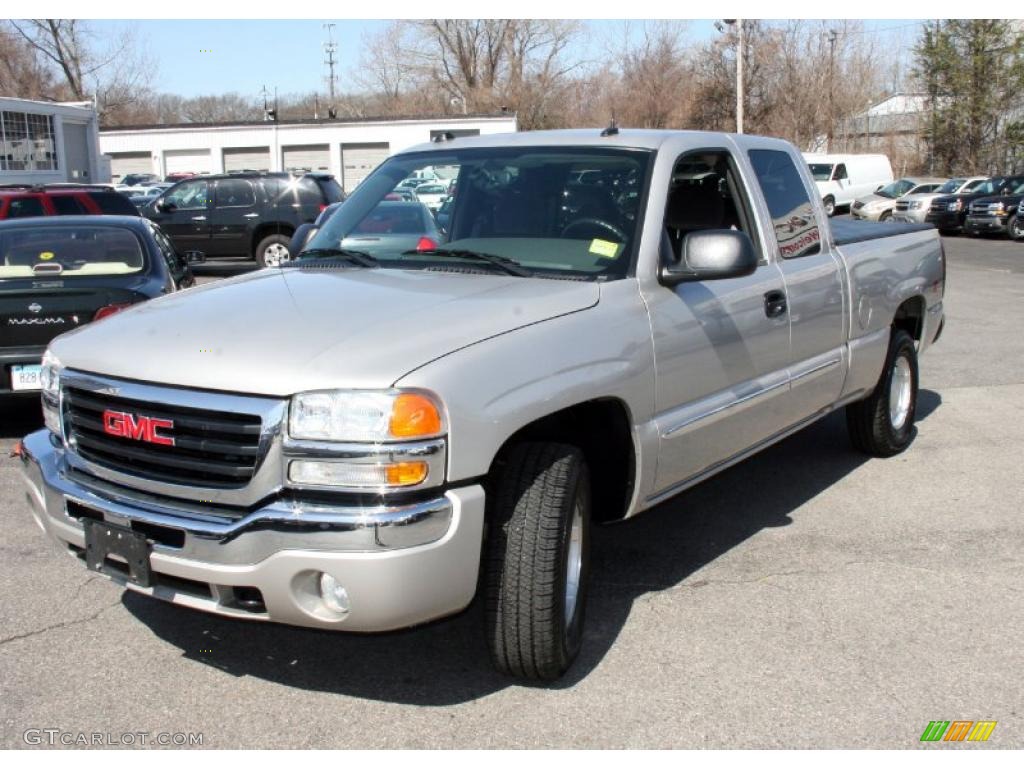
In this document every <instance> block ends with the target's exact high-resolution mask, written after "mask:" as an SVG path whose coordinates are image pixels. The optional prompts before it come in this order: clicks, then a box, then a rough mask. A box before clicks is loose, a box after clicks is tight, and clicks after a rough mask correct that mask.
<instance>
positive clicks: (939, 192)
mask: <svg viewBox="0 0 1024 768" xmlns="http://www.w3.org/2000/svg"><path fill="white" fill-rule="evenodd" d="M987 180H988V178H987V177H986V176H971V177H968V178H961V179H950V180H949V181H947V182H946V183H945V184H943V185H942V186H941V187H939V188H938V189H935V190H932V191H931V192H908V193H907V194H905V195H904V196H903V197H901V198H899V199H898V200H897V201H896V207H895V209H894V210H893V213H892V219H893V221H901V222H904V223H906V224H924V223H925V220H926V218H927V216H928V211H929V210H930V209H931V205H932V201H933V200H935V198H937V197H942V196H944V195H955V194H959V193H961V192H970V191H971V190H972V189H975V188H976V187H978V186H980V185H981V184H982V183H984V182H985V181H987Z"/></svg>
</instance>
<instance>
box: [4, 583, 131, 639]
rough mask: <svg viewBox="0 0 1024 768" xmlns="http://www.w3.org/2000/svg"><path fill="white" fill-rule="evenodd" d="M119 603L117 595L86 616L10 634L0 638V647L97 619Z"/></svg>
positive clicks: (119, 599)
mask: <svg viewBox="0 0 1024 768" xmlns="http://www.w3.org/2000/svg"><path fill="white" fill-rule="evenodd" d="M84 586H85V584H82V585H81V586H80V587H79V589H81V587H84ZM120 603H121V598H120V597H119V598H118V599H117V600H115V601H114V602H112V603H111V604H110V605H105V606H103V607H102V608H100V609H99V610H98V611H95V612H93V613H91V614H89V615H88V616H85V617H83V618H81V619H71V620H68V621H61V622H58V623H56V624H51V625H49V626H47V627H42V628H41V629H35V630H32V631H31V632H24V633H22V634H20V635H11V636H10V637H5V638H0V647H2V646H5V645H7V644H8V643H13V642H14V641H16V640H25V639H27V638H30V637H38V636H39V635H44V634H46V633H47V632H51V631H53V630H55V629H67V628H68V627H75V626H79V625H81V624H88V623H89V622H90V621H95V620H96V619H98V618H99V617H100V615H102V614H103V613H104V612H106V611H108V610H110V609H111V608H114V607H115V606H117V605H120Z"/></svg>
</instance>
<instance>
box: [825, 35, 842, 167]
mask: <svg viewBox="0 0 1024 768" xmlns="http://www.w3.org/2000/svg"><path fill="white" fill-rule="evenodd" d="M838 36H839V33H838V32H836V31H835V30H834V29H830V30H829V32H828V139H827V141H826V143H825V146H826V148H827V151H829V152H831V151H832V141H833V139H834V135H835V122H836V113H835V98H836V89H835V82H836V79H835V68H836V38H837V37H838Z"/></svg>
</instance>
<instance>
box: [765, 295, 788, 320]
mask: <svg viewBox="0 0 1024 768" xmlns="http://www.w3.org/2000/svg"><path fill="white" fill-rule="evenodd" d="M764 313H765V314H766V315H767V316H768V317H772V318H775V317H781V316H782V315H784V314H786V292H785V291H768V293H766V294H765V295H764Z"/></svg>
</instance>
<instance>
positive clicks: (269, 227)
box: [249, 222, 295, 258]
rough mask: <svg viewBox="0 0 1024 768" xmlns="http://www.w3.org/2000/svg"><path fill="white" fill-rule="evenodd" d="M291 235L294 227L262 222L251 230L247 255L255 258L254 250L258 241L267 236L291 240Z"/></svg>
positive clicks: (293, 232)
mask: <svg viewBox="0 0 1024 768" xmlns="http://www.w3.org/2000/svg"><path fill="white" fill-rule="evenodd" d="M293 234H295V227H293V226H292V225H291V224H284V223H281V222H276V223H271V222H264V223H262V224H260V225H259V226H258V227H256V229H254V230H253V233H252V241H251V242H250V243H249V255H250V256H252V257H253V258H255V257H256V248H257V247H258V246H259V244H260V241H261V240H263V238H265V237H267V236H269V235H284V236H285V237H287V238H291V236H292V235H293Z"/></svg>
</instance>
